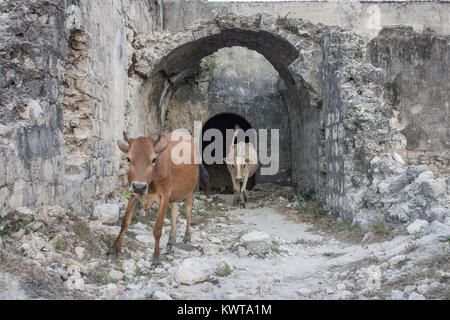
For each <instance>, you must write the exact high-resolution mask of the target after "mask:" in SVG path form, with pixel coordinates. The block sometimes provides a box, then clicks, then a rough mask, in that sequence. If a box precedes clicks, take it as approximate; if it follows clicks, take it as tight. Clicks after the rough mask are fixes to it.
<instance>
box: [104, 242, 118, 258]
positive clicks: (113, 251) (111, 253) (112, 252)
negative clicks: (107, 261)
mask: <svg viewBox="0 0 450 320" xmlns="http://www.w3.org/2000/svg"><path fill="white" fill-rule="evenodd" d="M119 253H120V248H118V247H117V246H116V245H113V246H112V247H111V248H110V249H109V250H108V251H107V252H106V255H108V256H116V257H118V256H119Z"/></svg>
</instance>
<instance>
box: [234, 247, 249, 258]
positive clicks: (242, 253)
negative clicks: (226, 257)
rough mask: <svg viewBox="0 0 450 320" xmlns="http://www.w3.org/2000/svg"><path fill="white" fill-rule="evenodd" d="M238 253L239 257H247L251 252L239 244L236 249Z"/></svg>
mask: <svg viewBox="0 0 450 320" xmlns="http://www.w3.org/2000/svg"><path fill="white" fill-rule="evenodd" d="M236 253H237V255H238V257H239V258H243V257H247V256H248V255H249V254H250V252H249V251H248V250H247V249H245V248H244V247H243V246H239V247H238V248H237V250H236Z"/></svg>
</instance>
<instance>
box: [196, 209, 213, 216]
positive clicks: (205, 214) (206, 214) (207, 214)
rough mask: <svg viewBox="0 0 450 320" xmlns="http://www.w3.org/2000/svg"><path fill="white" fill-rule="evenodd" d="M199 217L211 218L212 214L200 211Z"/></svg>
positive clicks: (198, 212)
mask: <svg viewBox="0 0 450 320" xmlns="http://www.w3.org/2000/svg"><path fill="white" fill-rule="evenodd" d="M197 215H199V216H202V217H209V216H210V215H211V214H210V213H209V212H206V211H202V210H198V211H197Z"/></svg>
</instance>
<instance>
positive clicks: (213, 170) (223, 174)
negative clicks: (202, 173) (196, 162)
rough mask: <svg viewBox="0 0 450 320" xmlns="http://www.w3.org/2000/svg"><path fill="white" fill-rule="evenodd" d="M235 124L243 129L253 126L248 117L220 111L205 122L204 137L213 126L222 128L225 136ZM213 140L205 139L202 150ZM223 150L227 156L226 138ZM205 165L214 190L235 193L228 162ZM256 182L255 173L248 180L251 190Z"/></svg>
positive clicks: (221, 130)
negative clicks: (227, 130)
mask: <svg viewBox="0 0 450 320" xmlns="http://www.w3.org/2000/svg"><path fill="white" fill-rule="evenodd" d="M235 125H239V127H240V128H241V129H243V130H248V129H250V128H252V126H251V124H250V123H249V122H248V121H247V120H246V119H244V118H243V117H241V116H239V115H237V114H234V113H220V114H217V115H215V116H213V117H211V118H210V119H209V120H208V121H206V122H205V124H204V125H203V128H202V137H203V133H204V132H205V131H206V130H208V129H211V128H214V129H218V130H220V132H221V133H222V135H223V137H226V129H233V128H234V126H235ZM213 141H214V140H213ZM213 141H204V142H203V144H202V152H203V150H204V149H205V147H206V146H207V145H209V144H210V143H212V142H213ZM246 142H248V141H246ZM222 150H223V155H224V157H225V156H226V155H227V153H228V149H227V146H226V141H225V138H224V143H223V149H222ZM204 165H205V168H206V170H207V171H208V173H209V178H210V181H211V191H212V192H218V193H233V185H232V182H231V176H230V173H229V172H228V169H227V166H226V164H212V165H207V164H204ZM255 184H256V175H253V176H252V177H251V178H249V180H248V183H247V190H251V189H252V188H253V187H254V186H255Z"/></svg>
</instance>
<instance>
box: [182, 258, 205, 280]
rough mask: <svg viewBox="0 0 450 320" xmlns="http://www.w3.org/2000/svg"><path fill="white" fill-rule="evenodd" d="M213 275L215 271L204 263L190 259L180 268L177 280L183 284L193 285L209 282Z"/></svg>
mask: <svg viewBox="0 0 450 320" xmlns="http://www.w3.org/2000/svg"><path fill="white" fill-rule="evenodd" d="M212 273H213V269H212V268H211V267H210V266H209V265H208V264H207V263H205V262H204V261H202V260H200V259H195V258H189V259H185V260H184V261H183V262H182V263H181V264H180V265H179V266H178V268H177V271H176V280H177V281H178V282H179V283H182V284H188V285H192V284H194V283H198V282H203V281H206V280H208V279H209V277H210V276H211V275H212Z"/></svg>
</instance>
